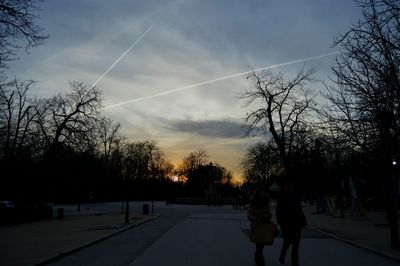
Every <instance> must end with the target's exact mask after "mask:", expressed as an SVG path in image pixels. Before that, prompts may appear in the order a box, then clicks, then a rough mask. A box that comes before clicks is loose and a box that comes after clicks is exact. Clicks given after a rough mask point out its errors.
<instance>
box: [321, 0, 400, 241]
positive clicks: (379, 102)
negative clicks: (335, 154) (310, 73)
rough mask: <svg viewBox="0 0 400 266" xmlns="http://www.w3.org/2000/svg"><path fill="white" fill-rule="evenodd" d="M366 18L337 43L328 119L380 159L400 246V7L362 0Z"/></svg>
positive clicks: (389, 2)
mask: <svg viewBox="0 0 400 266" xmlns="http://www.w3.org/2000/svg"><path fill="white" fill-rule="evenodd" d="M357 3H358V4H359V5H360V7H361V8H362V18H361V19H360V20H359V21H358V22H357V23H356V24H355V25H354V26H353V27H352V28H351V29H350V30H349V31H348V32H346V33H345V34H343V35H339V37H338V38H337V40H336V42H335V45H336V46H338V47H339V49H340V55H339V56H338V58H337V60H336V65H335V66H334V67H333V73H334V78H335V79H334V81H335V83H336V85H337V86H336V87H330V88H329V94H328V95H327V98H328V99H329V100H330V102H331V103H332V105H331V106H330V107H329V112H328V114H327V116H326V117H327V118H328V120H329V121H330V122H332V123H333V124H334V126H335V130H336V131H337V132H339V133H340V134H342V135H343V136H345V137H346V139H347V140H348V141H349V142H350V143H351V144H353V145H354V146H355V147H358V148H362V149H363V150H364V151H365V152H368V153H369V154H370V155H371V156H374V157H375V158H376V159H377V160H378V161H380V170H381V176H382V180H383V182H384V183H385V184H386V195H387V197H388V198H387V202H388V221H389V224H390V227H391V232H392V233H391V244H392V247H399V246H400V243H399V233H398V228H397V226H398V225H397V224H398V217H397V210H396V200H397V199H396V197H397V196H396V195H395V193H394V192H393V191H395V190H394V189H393V187H392V184H394V182H393V181H392V178H393V172H392V171H393V169H392V156H398V154H399V151H400V149H399V140H400V139H399V137H400V134H399V133H400V71H399V65H400V20H399V17H400V3H399V1H396V0H367V1H357Z"/></svg>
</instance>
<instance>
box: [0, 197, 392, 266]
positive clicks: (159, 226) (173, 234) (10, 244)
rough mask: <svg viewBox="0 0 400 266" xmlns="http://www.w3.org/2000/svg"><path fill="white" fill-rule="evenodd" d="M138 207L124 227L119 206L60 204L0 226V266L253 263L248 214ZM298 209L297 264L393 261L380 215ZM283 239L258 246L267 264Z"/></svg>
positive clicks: (211, 209)
mask: <svg viewBox="0 0 400 266" xmlns="http://www.w3.org/2000/svg"><path fill="white" fill-rule="evenodd" d="M142 204H143V203H142V202H135V203H132V204H131V214H132V215H131V219H130V224H129V226H125V225H124V223H123V221H124V215H123V214H122V213H121V207H122V206H121V203H107V204H91V205H84V206H82V207H81V211H80V212H78V211H77V210H76V206H62V207H63V208H64V209H65V217H64V218H63V219H52V220H47V221H40V222H33V223H27V224H20V225H14V226H3V227H0V235H1V238H0V265H4V266H9V265H133V266H144V265H163V266H168V265H174V266H176V265H211V266H212V265H241V266H242V265H253V262H252V256H253V252H254V245H253V244H252V243H250V242H249V241H248V232H249V223H248V221H247V219H246V211H244V210H233V209H232V208H231V207H230V206H223V207H206V206H191V205H174V206H165V204H164V203H162V202H157V203H156V204H155V208H154V213H155V214H154V215H142V214H141V211H142V209H141V208H142ZM148 204H149V203H148ZM57 207H60V206H57ZM304 211H305V214H306V216H307V220H308V226H309V227H308V228H306V229H305V230H304V231H303V238H302V243H301V250H300V254H301V255H300V256H301V262H302V265H325V266H329V265H399V263H400V251H398V250H392V249H390V247H389V228H388V227H387V225H386V221H385V216H384V214H383V213H372V212H370V213H368V216H367V217H350V216H348V215H346V217H345V219H342V218H333V217H331V216H327V215H316V214H314V212H315V207H313V206H305V207H304ZM338 240H339V241H338ZM281 243H282V239H281V238H280V237H278V238H276V240H275V243H274V245H273V246H269V247H266V248H265V249H264V255H265V257H266V260H267V265H279V264H278V263H277V261H276V259H277V256H278V254H279V248H280V246H281ZM341 258H342V259H341ZM349 258H351V259H350V260H349ZM339 263H340V264H339ZM346 263H347V264H346Z"/></svg>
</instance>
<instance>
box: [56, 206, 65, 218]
mask: <svg viewBox="0 0 400 266" xmlns="http://www.w3.org/2000/svg"><path fill="white" fill-rule="evenodd" d="M62 218H64V208H58V209H57V219H62Z"/></svg>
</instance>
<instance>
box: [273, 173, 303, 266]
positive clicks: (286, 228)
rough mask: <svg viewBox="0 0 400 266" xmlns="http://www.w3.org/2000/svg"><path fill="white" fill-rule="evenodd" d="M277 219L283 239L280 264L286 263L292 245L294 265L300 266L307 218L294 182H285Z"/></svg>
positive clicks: (279, 200)
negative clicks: (301, 247) (300, 253)
mask: <svg viewBox="0 0 400 266" xmlns="http://www.w3.org/2000/svg"><path fill="white" fill-rule="evenodd" d="M276 218H277V221H278V224H279V226H280V228H281V233H282V237H283V245H282V249H281V253H280V256H279V262H280V263H281V264H284V263H285V256H286V253H287V251H288V249H289V247H290V245H291V246H292V254H291V255H292V256H291V260H292V265H293V266H296V265H299V245H300V238H301V229H302V228H304V227H305V226H306V218H305V216H304V213H303V209H302V207H301V200H300V196H299V194H298V193H297V192H296V189H295V184H294V182H293V181H287V182H285V184H284V185H283V188H282V190H281V192H280V193H279V196H278V203H277V206H276Z"/></svg>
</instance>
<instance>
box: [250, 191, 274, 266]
mask: <svg viewBox="0 0 400 266" xmlns="http://www.w3.org/2000/svg"><path fill="white" fill-rule="evenodd" d="M247 218H248V219H249V221H250V226H251V227H252V226H254V225H255V223H257V222H262V223H269V222H271V218H272V214H271V210H270V207H269V194H268V190H267V188H266V187H264V186H260V187H257V188H256V189H255V191H254V193H253V195H252V197H251V199H250V204H249V208H248V213H247ZM250 231H252V228H251V229H250ZM255 245H256V252H255V253H254V262H255V263H256V265H257V266H264V265H265V260H264V255H263V249H264V244H262V243H255Z"/></svg>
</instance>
